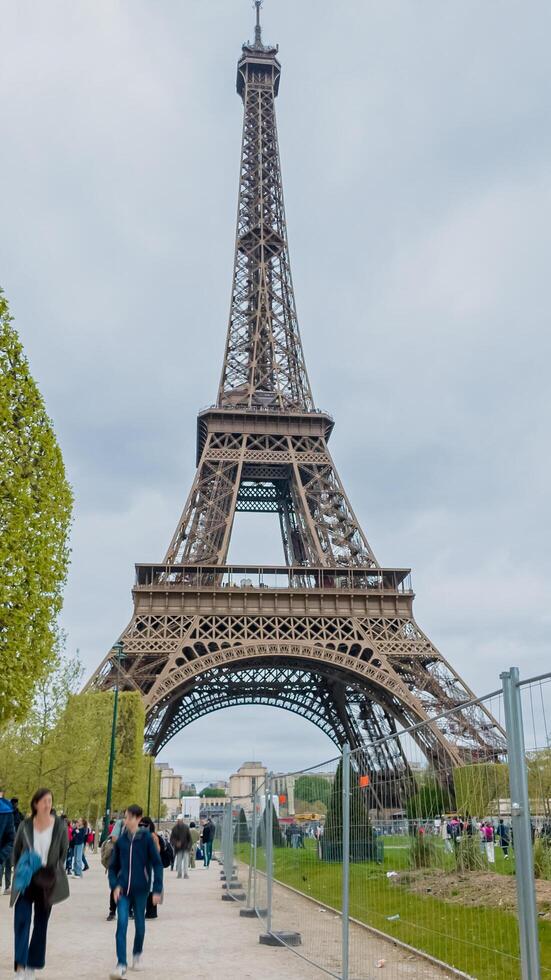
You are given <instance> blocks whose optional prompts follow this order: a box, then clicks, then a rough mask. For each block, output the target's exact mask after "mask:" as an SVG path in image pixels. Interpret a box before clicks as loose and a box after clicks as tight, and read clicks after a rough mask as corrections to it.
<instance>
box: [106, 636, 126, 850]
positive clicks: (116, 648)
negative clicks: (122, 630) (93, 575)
mask: <svg viewBox="0 0 551 980" xmlns="http://www.w3.org/2000/svg"><path fill="white" fill-rule="evenodd" d="M113 650H114V651H115V660H116V663H117V681H116V684H115V697H114V699H113V722H112V724H111V749H110V752H109V772H108V776H107V795H106V797H105V815H104V817H103V830H102V833H101V841H100V843H102V844H103V841H104V840H107V838H108V836H109V818H110V816H111V796H112V793H113V768H114V765H115V747H116V738H117V712H118V708H119V680H120V668H121V660H122V654H123V646H122V643H121V642H120V640H119V641H118V643H114V644H113Z"/></svg>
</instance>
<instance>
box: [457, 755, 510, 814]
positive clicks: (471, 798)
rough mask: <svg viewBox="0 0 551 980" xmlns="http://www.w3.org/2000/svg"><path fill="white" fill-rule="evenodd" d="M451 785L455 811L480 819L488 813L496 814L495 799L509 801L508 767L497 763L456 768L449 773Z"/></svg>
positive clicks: (483, 763) (496, 800) (496, 801)
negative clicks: (452, 786) (493, 812)
mask: <svg viewBox="0 0 551 980" xmlns="http://www.w3.org/2000/svg"><path fill="white" fill-rule="evenodd" d="M453 785H454V793H455V805H456V807H457V810H458V812H459V813H461V814H465V815H466V814H468V815H469V816H471V817H483V816H485V815H486V814H488V813H489V812H490V811H492V810H493V811H495V812H497V809H496V808H497V803H498V800H500V799H508V798H509V796H510V790H509V766H507V765H505V764H504V763H497V762H482V763H478V764H477V765H472V766H458V767H457V768H456V769H454V771H453Z"/></svg>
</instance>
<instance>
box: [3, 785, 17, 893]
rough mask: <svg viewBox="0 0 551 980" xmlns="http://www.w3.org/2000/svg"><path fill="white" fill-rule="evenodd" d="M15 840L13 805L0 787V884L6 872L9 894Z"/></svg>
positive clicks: (6, 890) (6, 889)
mask: <svg viewBox="0 0 551 980" xmlns="http://www.w3.org/2000/svg"><path fill="white" fill-rule="evenodd" d="M14 840H15V825H14V822H13V807H12V805H11V803H10V801H9V800H6V799H4V790H3V789H0V885H1V884H2V877H3V875H4V874H5V876H6V878H5V880H6V888H5V891H4V894H7V892H9V890H10V885H11V856H12V853H13V842H14Z"/></svg>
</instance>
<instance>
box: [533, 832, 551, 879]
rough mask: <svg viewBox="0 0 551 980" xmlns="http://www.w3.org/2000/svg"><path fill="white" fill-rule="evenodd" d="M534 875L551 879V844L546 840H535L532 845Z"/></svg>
mask: <svg viewBox="0 0 551 980" xmlns="http://www.w3.org/2000/svg"><path fill="white" fill-rule="evenodd" d="M534 875H535V877H536V878H546V879H547V880H548V881H551V846H550V845H549V844H548V843H547V841H546V840H537V841H536V843H535V845H534Z"/></svg>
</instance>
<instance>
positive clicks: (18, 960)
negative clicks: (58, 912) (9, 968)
mask: <svg viewBox="0 0 551 980" xmlns="http://www.w3.org/2000/svg"><path fill="white" fill-rule="evenodd" d="M33 905H34V924H33V934H32V937H31V941H30V943H29V936H30V932H31V919H32V914H33ZM50 912H51V908H49V907H48V908H47V907H46V906H45V905H43V904H42V903H41V902H31V901H29V899H28V898H27V897H26V892H23V894H22V895H20V896H19V898H18V899H17V901H16V903H15V910H14V917H13V926H14V932H15V957H14V959H15V969H17V967H18V966H28V967H31V968H32V969H35V970H42V969H43V968H44V963H45V960H46V935H47V932H48V919H49V918H50Z"/></svg>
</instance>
